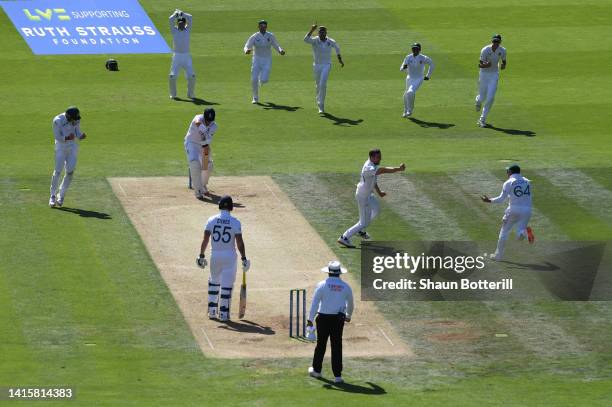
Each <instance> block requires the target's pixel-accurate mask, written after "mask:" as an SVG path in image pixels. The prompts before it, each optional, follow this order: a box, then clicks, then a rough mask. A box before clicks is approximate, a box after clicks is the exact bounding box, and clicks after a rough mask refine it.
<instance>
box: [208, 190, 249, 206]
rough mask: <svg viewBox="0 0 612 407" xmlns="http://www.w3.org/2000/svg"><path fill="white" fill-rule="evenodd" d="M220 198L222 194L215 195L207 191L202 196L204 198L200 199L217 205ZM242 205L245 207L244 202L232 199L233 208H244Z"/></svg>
mask: <svg viewBox="0 0 612 407" xmlns="http://www.w3.org/2000/svg"><path fill="white" fill-rule="evenodd" d="M221 198H222V195H217V194H214V193H212V192H209V193H208V194H207V195H205V196H204V198H203V199H202V200H201V201H202V202H205V203H211V204H214V205H218V204H219V201H220V200H221ZM244 207H245V206H244V204H241V203H240V202H236V201H234V208H244Z"/></svg>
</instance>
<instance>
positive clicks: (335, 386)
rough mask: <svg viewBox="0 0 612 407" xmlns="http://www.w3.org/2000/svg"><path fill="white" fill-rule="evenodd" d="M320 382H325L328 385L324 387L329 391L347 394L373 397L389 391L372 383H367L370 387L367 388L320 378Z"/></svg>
mask: <svg viewBox="0 0 612 407" xmlns="http://www.w3.org/2000/svg"><path fill="white" fill-rule="evenodd" d="M318 380H320V381H322V382H325V383H326V384H324V385H323V387H324V388H326V389H328V390H336V391H344V392H347V393H358V394H369V395H372V396H380V395H382V394H387V391H386V390H385V389H383V388H382V387H380V386H379V385H377V384H374V383H372V382H366V384H368V385H369V387H366V386H360V385H358V384H350V383H346V382H345V383H334V382H333V380H329V379H326V378H324V377H320V378H319V379H318Z"/></svg>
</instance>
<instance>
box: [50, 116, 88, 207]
mask: <svg viewBox="0 0 612 407" xmlns="http://www.w3.org/2000/svg"><path fill="white" fill-rule="evenodd" d="M53 137H54V138H55V168H54V169H53V175H52V177H51V197H50V198H49V206H50V207H51V208H53V207H55V206H62V205H63V204H64V197H65V196H66V192H67V191H68V187H70V183H71V182H72V177H73V176H74V170H75V168H76V163H77V156H78V154H79V143H78V142H77V140H84V139H85V137H87V136H86V134H85V133H82V132H81V113H80V112H79V109H78V108H76V107H74V106H71V107H69V108H68V109H66V112H64V113H61V114H58V115H57V116H55V118H54V119H53ZM62 170H65V173H64V179H63V180H62V185H61V186H60V188H59V194H58V193H57V186H58V184H59V179H60V175H62Z"/></svg>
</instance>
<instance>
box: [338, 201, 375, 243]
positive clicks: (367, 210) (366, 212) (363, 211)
mask: <svg viewBox="0 0 612 407" xmlns="http://www.w3.org/2000/svg"><path fill="white" fill-rule="evenodd" d="M355 199H356V200H357V206H358V207H359V221H358V222H357V223H356V224H354V225H353V226H351V227H350V228H348V229H347V230H346V232H344V237H346V238H347V239H350V238H351V237H352V236H353V235H355V234H356V233H358V232H360V231H362V230H365V228H367V227H368V225H370V223H371V222H372V220H374V218H375V217H376V216H378V213H379V212H380V204H379V203H378V199H376V197H375V196H374V194H370V195H369V196H368V195H366V196H362V195H359V194H355Z"/></svg>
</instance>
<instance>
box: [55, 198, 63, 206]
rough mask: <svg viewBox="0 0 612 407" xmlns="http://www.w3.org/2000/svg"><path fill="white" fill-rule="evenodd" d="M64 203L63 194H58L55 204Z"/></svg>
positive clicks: (60, 204)
mask: <svg viewBox="0 0 612 407" xmlns="http://www.w3.org/2000/svg"><path fill="white" fill-rule="evenodd" d="M63 204H64V197H63V196H61V195H60V196H58V197H57V200H56V201H55V206H58V207H61V206H62V205H63Z"/></svg>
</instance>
